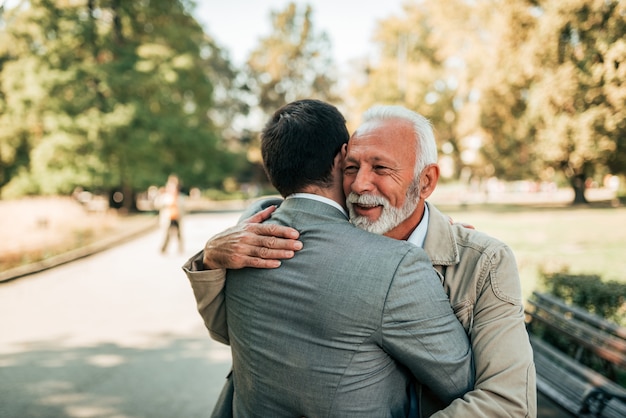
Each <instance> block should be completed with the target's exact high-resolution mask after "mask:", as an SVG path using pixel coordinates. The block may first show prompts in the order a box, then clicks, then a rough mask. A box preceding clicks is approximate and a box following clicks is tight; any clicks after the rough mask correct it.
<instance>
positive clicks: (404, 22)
mask: <svg viewBox="0 0 626 418" xmlns="http://www.w3.org/2000/svg"><path fill="white" fill-rule="evenodd" d="M474 3H475V2H467V1H463V0H452V1H446V2H441V1H436V0H423V1H406V2H405V3H404V4H403V13H402V14H401V15H399V16H390V17H388V18H386V19H383V20H381V21H380V22H379V25H378V27H377V29H376V32H375V36H374V38H373V40H374V43H375V45H376V50H377V55H376V58H375V59H374V60H372V61H371V62H370V63H369V64H368V65H367V66H366V67H365V68H363V69H362V72H363V77H360V78H356V79H355V81H354V82H353V83H352V85H351V90H350V96H352V97H358V98H359V101H358V105H357V106H355V107H354V109H352V112H354V113H355V114H361V113H362V112H363V111H364V110H365V109H367V108H368V107H370V106H372V105H373V104H380V103H383V104H400V105H403V106H406V107H408V108H410V109H413V110H415V111H417V112H419V113H421V114H422V115H424V116H425V117H427V118H428V119H430V120H431V122H432V123H433V125H434V128H435V131H436V137H437V140H438V143H439V146H440V148H441V149H443V150H444V153H445V154H446V156H447V157H449V158H451V159H452V161H453V164H452V166H453V167H454V168H455V169H454V170H453V172H452V173H451V175H452V176H458V175H459V172H460V170H461V168H462V167H463V165H464V164H469V163H468V162H464V160H463V158H462V156H463V155H464V148H465V145H464V143H463V140H464V138H466V137H469V136H471V135H474V134H475V127H476V123H475V122H476V121H475V118H476V116H475V115H476V104H475V99H474V95H475V93H474V91H473V82H472V80H473V79H474V78H475V77H476V75H477V74H479V73H480V65H479V64H480V63H481V60H479V59H476V58H477V57H480V50H481V49H480V47H481V45H480V42H481V39H480V31H481V30H482V21H481V20H480V14H479V13H478V11H479V10H480V9H479V8H478V7H477V6H476V5H475V4H474Z"/></svg>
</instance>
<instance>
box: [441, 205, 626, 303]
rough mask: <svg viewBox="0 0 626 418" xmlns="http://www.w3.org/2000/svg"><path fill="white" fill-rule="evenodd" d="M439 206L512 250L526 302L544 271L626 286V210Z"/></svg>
mask: <svg viewBox="0 0 626 418" xmlns="http://www.w3.org/2000/svg"><path fill="white" fill-rule="evenodd" d="M438 207H439V208H440V209H441V210H442V211H443V212H444V213H446V214H448V215H450V216H452V218H453V219H454V220H455V221H456V222H465V223H470V224H472V225H474V227H475V228H476V229H478V230H480V231H483V232H485V233H487V234H489V235H491V236H493V237H496V238H498V239H500V240H501V241H503V242H505V243H507V244H508V245H509V246H510V247H511V248H512V249H513V252H514V253H515V256H516V259H517V265H518V267H519V271H520V278H521V282H522V291H523V293H524V296H525V297H528V296H529V295H530V294H531V293H532V291H533V290H535V289H540V288H541V279H540V278H541V274H540V271H541V270H546V271H550V272H554V271H565V270H567V271H569V272H571V273H581V274H582V273H584V274H597V275H599V276H601V277H602V279H603V280H616V281H620V282H626V207H618V208H612V207H607V205H596V206H594V205H591V206H585V207H570V206H563V207H533V206H521V205H520V206H516V205H476V206H473V205H470V206H467V207H465V208H463V207H459V206H449V207H447V206H442V205H439V206H438Z"/></svg>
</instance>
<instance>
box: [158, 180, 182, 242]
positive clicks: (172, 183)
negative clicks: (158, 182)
mask: <svg viewBox="0 0 626 418" xmlns="http://www.w3.org/2000/svg"><path fill="white" fill-rule="evenodd" d="M155 206H156V207H157V209H159V223H160V225H161V226H162V227H163V228H164V229H165V238H164V240H163V245H161V253H162V254H165V253H166V252H167V248H168V246H169V243H170V239H171V237H172V236H175V237H176V239H177V241H178V252H179V253H182V252H183V251H184V245H183V234H182V219H183V212H184V199H183V196H182V195H181V193H180V184H179V180H178V177H177V176H176V175H174V174H171V175H170V176H169V177H168V178H167V183H166V184H165V187H164V188H163V189H162V190H161V193H159V196H157V199H156V202H155Z"/></svg>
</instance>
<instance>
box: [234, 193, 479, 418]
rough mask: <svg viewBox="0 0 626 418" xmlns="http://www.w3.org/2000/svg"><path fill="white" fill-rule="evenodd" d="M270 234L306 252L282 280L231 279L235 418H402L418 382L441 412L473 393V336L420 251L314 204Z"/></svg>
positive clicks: (265, 274)
mask: <svg viewBox="0 0 626 418" xmlns="http://www.w3.org/2000/svg"><path fill="white" fill-rule="evenodd" d="M268 222H273V223H278V224H281V225H288V226H291V227H293V228H295V229H297V230H298V231H300V234H301V235H300V239H301V241H302V242H303V244H304V248H303V249H302V250H301V251H299V252H298V254H297V256H296V257H294V258H293V259H290V260H286V261H284V262H283V264H282V266H281V267H280V268H278V269H271V270H265V269H243V270H233V271H229V272H228V273H227V280H226V287H225V300H226V315H227V319H228V331H229V338H230V343H231V347H232V356H233V382H234V398H233V404H232V406H233V416H235V417H249V416H259V417H270V416H271V417H296V416H298V417H299V416H307V417H346V416H350V417H359V416H362V417H404V416H406V415H407V413H408V409H409V401H408V399H409V397H408V395H407V393H408V386H409V382H410V376H411V375H413V376H414V377H415V378H416V379H417V380H418V381H420V382H422V383H424V384H426V385H428V386H429V387H430V388H432V389H433V391H434V392H435V393H437V394H438V395H439V396H440V397H441V398H442V399H443V400H444V401H445V402H450V401H451V400H452V399H454V398H456V397H459V396H462V395H463V394H464V393H465V392H467V391H468V390H471V389H472V387H473V384H474V371H473V364H472V354H471V351H470V345H469V342H468V339H467V336H466V334H465V331H464V329H463V327H462V326H461V325H460V324H459V322H458V320H457V318H456V317H455V316H454V313H453V311H452V308H451V307H450V303H449V301H448V298H447V296H446V294H445V292H444V290H443V288H442V287H441V285H440V282H439V279H438V276H437V275H436V273H435V272H434V270H433V268H432V264H431V262H430V259H429V258H428V256H427V255H426V254H425V252H424V251H423V250H422V249H421V248H418V247H415V246H414V245H411V244H409V243H406V242H404V241H397V240H392V239H388V238H385V237H382V236H377V235H373V234H370V233H367V232H364V231H362V230H360V229H358V228H355V227H354V226H353V225H351V224H350V223H349V222H348V220H347V219H346V217H345V215H344V214H342V213H341V212H340V211H339V210H338V209H336V208H334V207H332V206H330V205H327V204H325V203H322V202H318V201H314V200H311V199H304V198H294V199H287V200H286V201H285V202H283V203H282V205H281V206H280V208H279V209H277V211H276V212H275V213H274V214H273V215H272V218H271V219H270V220H269V221H268ZM415 289H419V291H415Z"/></svg>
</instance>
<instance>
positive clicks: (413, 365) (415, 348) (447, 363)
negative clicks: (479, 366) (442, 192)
mask: <svg viewBox="0 0 626 418" xmlns="http://www.w3.org/2000/svg"><path fill="white" fill-rule="evenodd" d="M420 253H421V254H420ZM416 254H419V259H418V261H415V259H414V258H413V256H415V255H416ZM405 259H407V261H408V262H405V261H403V263H401V265H400V266H399V268H398V271H397V273H396V275H395V276H394V280H393V282H392V285H391V286H390V288H389V293H388V295H387V298H386V300H387V302H386V303H385V311H384V314H383V325H382V330H383V331H382V332H383V337H382V346H383V349H384V350H385V351H386V352H388V353H389V354H390V355H391V356H392V357H393V358H395V359H396V360H397V361H399V362H400V363H402V364H404V365H405V366H406V367H407V368H408V369H409V370H410V371H411V372H412V374H413V375H414V376H415V378H416V379H417V380H418V381H419V382H421V383H423V384H425V385H427V386H428V387H430V388H431V389H432V391H433V392H434V393H435V394H436V395H437V396H438V397H439V398H440V399H441V400H443V401H444V402H445V403H446V404H448V403H450V402H452V401H453V400H454V399H457V398H460V397H462V396H463V395H464V394H465V393H467V392H468V391H470V390H472V389H473V387H474V364H473V356H472V350H471V348H470V342H469V339H468V337H467V334H466V333H465V330H464V328H463V326H462V325H461V324H460V322H459V321H458V320H457V318H456V316H455V315H454V312H453V310H452V307H451V306H450V301H449V299H448V297H447V295H446V294H445V292H444V289H443V288H442V286H441V284H440V282H439V278H438V276H437V274H436V273H435V271H434V270H433V268H432V264H431V262H430V260H429V259H428V257H427V256H426V254H425V253H423V252H422V250H421V249H419V248H417V247H416V248H415V249H413V250H411V251H410V252H409V253H408V254H407V256H406V257H405Z"/></svg>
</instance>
